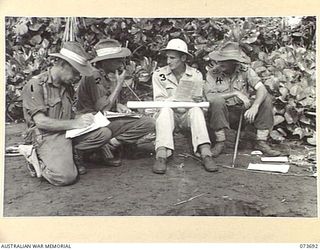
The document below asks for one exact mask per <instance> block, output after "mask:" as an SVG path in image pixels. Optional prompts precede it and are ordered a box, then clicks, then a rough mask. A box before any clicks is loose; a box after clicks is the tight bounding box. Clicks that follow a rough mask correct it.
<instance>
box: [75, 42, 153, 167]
mask: <svg viewBox="0 0 320 250" xmlns="http://www.w3.org/2000/svg"><path fill="white" fill-rule="evenodd" d="M94 50H95V52H96V57H95V58H94V59H92V60H91V63H94V64H95V66H96V70H94V71H93V74H92V76H84V77H82V79H81V81H80V83H79V87H78V89H77V103H76V109H77V112H78V113H80V114H87V113H96V112H98V111H101V112H104V111H116V112H119V113H131V110H130V109H128V108H127V107H126V106H125V105H123V104H121V103H120V102H119V101H118V99H119V95H120V91H121V89H122V86H123V84H124V78H125V73H126V71H125V70H124V66H125V63H124V59H125V58H126V57H128V56H130V55H131V51H130V50H129V49H128V48H125V47H121V44H120V43H119V42H118V41H117V40H114V39H103V40H101V41H99V42H98V43H97V44H96V45H95V46H94ZM119 71H120V72H121V71H122V73H120V72H119ZM154 123H155V122H154V119H153V118H151V117H141V118H132V117H130V116H128V117H122V118H113V119H111V120H110V124H109V125H108V126H107V128H109V129H110V130H111V132H112V138H111V140H110V142H109V143H108V144H107V145H105V146H104V147H102V148H101V150H100V153H101V155H102V160H103V162H102V163H104V165H105V166H120V165H121V159H118V158H117V157H115V153H116V151H118V149H119V148H121V147H120V146H121V145H124V144H127V145H128V144H129V145H135V144H136V142H137V141H138V140H139V139H140V138H142V137H143V136H145V135H147V134H149V133H150V132H153V131H154Z"/></svg>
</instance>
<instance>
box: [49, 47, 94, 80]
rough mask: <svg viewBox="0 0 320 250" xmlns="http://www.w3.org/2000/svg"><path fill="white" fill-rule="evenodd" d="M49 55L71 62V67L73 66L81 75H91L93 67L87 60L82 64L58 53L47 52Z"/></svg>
mask: <svg viewBox="0 0 320 250" xmlns="http://www.w3.org/2000/svg"><path fill="white" fill-rule="evenodd" d="M49 56H54V57H59V58H61V59H63V60H65V61H67V62H68V63H70V64H71V66H72V67H74V68H75V69H76V70H77V71H79V73H80V74H81V75H84V76H91V75H92V71H93V70H94V68H93V67H92V66H91V64H90V63H89V62H87V63H86V64H85V65H82V64H80V63H77V62H76V61H74V60H72V59H70V58H68V57H66V56H64V55H62V54H60V53H52V54H49Z"/></svg>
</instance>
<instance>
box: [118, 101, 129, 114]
mask: <svg viewBox="0 0 320 250" xmlns="http://www.w3.org/2000/svg"><path fill="white" fill-rule="evenodd" d="M117 112H119V113H131V112H132V110H131V109H129V108H128V107H127V106H125V105H123V104H121V103H117Z"/></svg>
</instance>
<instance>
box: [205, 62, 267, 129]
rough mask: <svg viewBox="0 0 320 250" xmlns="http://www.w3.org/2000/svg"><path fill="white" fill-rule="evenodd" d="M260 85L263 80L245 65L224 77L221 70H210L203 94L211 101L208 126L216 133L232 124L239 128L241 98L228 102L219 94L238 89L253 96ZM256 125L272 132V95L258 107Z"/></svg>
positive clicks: (228, 100)
mask: <svg viewBox="0 0 320 250" xmlns="http://www.w3.org/2000/svg"><path fill="white" fill-rule="evenodd" d="M259 82H260V84H261V79H260V78H259V76H258V75H257V74H256V72H255V71H254V70H253V69H252V68H250V67H249V66H247V65H245V64H240V63H239V64H238V65H237V66H236V69H235V72H234V73H233V74H232V75H227V74H225V73H224V72H222V71H221V70H220V69H219V67H217V68H215V69H213V70H211V71H208V73H207V76H206V83H205V87H204V92H205V95H206V97H207V98H208V99H209V100H210V108H209V112H208V116H209V127H210V128H211V129H212V130H213V131H218V130H221V129H224V128H230V125H231V127H232V128H236V124H238V121H239V118H240V114H241V109H243V107H242V101H241V100H240V99H239V98H238V97H232V98H229V99H226V100H225V99H224V98H222V97H219V96H218V95H217V94H223V93H229V92H232V91H234V90H238V91H240V92H242V93H243V94H245V95H246V96H247V97H250V96H251V94H252V93H253V92H254V91H255V88H256V86H258V85H257V84H258V83H259ZM229 124H230V125H229ZM254 126H255V127H256V128H257V129H258V130H270V129H271V128H272V126H273V113H272V101H271V98H270V96H269V95H267V97H266V99H265V100H264V101H263V102H262V103H261V105H260V107H259V111H258V114H257V115H256V117H255V120H254Z"/></svg>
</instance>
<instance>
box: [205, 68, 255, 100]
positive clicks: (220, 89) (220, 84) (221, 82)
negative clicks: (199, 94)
mask: <svg viewBox="0 0 320 250" xmlns="http://www.w3.org/2000/svg"><path fill="white" fill-rule="evenodd" d="M258 82H261V79H260V77H259V76H258V75H257V73H256V72H255V71H254V70H253V69H252V68H250V67H249V66H247V65H244V64H238V66H237V67H236V70H235V72H234V73H233V74H232V75H227V74H225V73H224V72H222V71H221V70H219V68H216V69H213V70H210V71H208V73H207V76H206V83H205V86H204V93H205V95H206V97H207V98H208V97H209V96H210V95H214V94H218V93H228V92H232V91H234V90H238V91H241V92H242V93H244V94H245V95H247V96H248V97H249V96H250V94H251V92H252V91H253V90H254V88H255V86H256V84H257V83H258ZM226 103H227V105H236V104H240V103H241V101H240V100H239V99H238V98H236V97H232V98H229V99H227V100H226Z"/></svg>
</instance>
